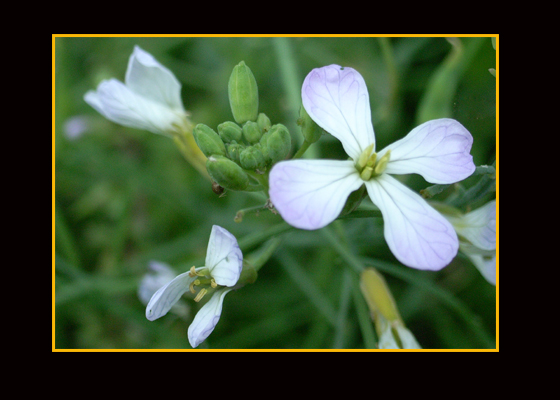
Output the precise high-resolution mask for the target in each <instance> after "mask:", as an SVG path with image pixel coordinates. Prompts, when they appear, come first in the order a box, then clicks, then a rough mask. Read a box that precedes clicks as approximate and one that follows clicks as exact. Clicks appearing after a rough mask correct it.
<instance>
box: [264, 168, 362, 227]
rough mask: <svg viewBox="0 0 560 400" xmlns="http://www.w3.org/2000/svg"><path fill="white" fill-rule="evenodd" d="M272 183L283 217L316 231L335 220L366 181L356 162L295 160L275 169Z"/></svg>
mask: <svg viewBox="0 0 560 400" xmlns="http://www.w3.org/2000/svg"><path fill="white" fill-rule="evenodd" d="M269 183H270V190H269V194H270V200H271V201H272V203H273V204H274V207H276V209H277V210H278V212H279V213H280V215H281V216H282V218H284V220H285V221H286V222H287V223H289V224H290V225H292V226H295V227H296V228H300V229H307V230H314V229H319V228H322V227H324V226H326V225H328V224H330V223H331V222H332V221H334V220H335V219H336V218H337V217H338V215H339V214H340V212H341V211H342V208H343V207H344V204H345V203H346V199H347V198H348V196H349V195H350V193H352V192H353V191H354V190H356V189H358V188H359V187H360V186H361V185H362V183H363V182H362V180H361V179H360V176H359V175H358V172H357V171H356V169H355V168H354V163H353V161H336V160H291V161H283V162H279V163H277V164H276V165H275V166H274V167H273V168H272V170H271V171H270V176H269Z"/></svg>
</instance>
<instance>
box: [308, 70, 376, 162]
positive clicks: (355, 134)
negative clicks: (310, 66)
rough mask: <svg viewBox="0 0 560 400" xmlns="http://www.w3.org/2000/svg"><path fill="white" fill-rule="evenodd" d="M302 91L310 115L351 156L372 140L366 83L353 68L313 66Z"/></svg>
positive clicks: (360, 151) (358, 154) (355, 154)
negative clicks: (338, 141)
mask: <svg viewBox="0 0 560 400" xmlns="http://www.w3.org/2000/svg"><path fill="white" fill-rule="evenodd" d="M301 95H302V101H303V106H304V107H305V110H306V111H307V113H308V114H309V116H310V117H311V118H312V119H313V120H314V121H315V122H316V123H317V125H319V126H320V127H321V128H323V129H324V130H325V131H327V132H329V133H330V134H331V135H333V136H334V137H336V138H337V139H338V140H340V142H341V143H342V145H343V147H344V150H345V151H346V153H347V154H348V155H349V156H350V157H351V158H353V159H354V160H356V159H357V158H358V157H359V156H360V154H361V153H362V151H364V150H365V148H366V147H367V146H369V145H370V144H372V143H374V142H375V135H374V132H373V125H372V122H371V109H370V104H369V95H368V91H367V86H366V83H365V81H364V78H362V76H361V75H360V73H359V72H358V71H356V70H355V69H353V68H349V67H344V68H343V67H341V66H339V65H335V64H333V65H329V66H326V67H323V68H316V69H314V70H312V71H311V72H310V73H309V74H308V75H307V77H306V78H305V80H304V82H303V86H302V88H301Z"/></svg>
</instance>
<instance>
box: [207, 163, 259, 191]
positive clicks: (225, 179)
mask: <svg viewBox="0 0 560 400" xmlns="http://www.w3.org/2000/svg"><path fill="white" fill-rule="evenodd" d="M206 169H207V170H208V173H209V174H210V176H211V177H212V179H213V180H214V181H216V182H217V183H218V184H219V185H220V186H221V187H224V188H226V189H229V190H245V189H246V188H247V186H249V177H248V176H247V174H246V173H245V171H243V169H241V167H240V166H239V165H237V164H236V163H234V162H233V161H231V160H230V159H229V158H226V157H222V156H211V157H208V160H206Z"/></svg>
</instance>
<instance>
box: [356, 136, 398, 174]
mask: <svg viewBox="0 0 560 400" xmlns="http://www.w3.org/2000/svg"><path fill="white" fill-rule="evenodd" d="M390 157H391V150H387V153H385V154H384V155H383V157H381V158H379V159H377V153H375V152H374V151H373V143H372V144H370V145H369V146H368V147H366V149H365V150H364V151H363V152H362V154H360V157H359V158H358V161H357V162H356V169H357V170H358V173H359V174H360V178H362V179H363V180H364V181H369V180H370V179H372V178H375V177H377V176H379V175H381V174H382V173H383V171H385V168H387V163H388V162H389V159H390Z"/></svg>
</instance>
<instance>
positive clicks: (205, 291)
mask: <svg viewBox="0 0 560 400" xmlns="http://www.w3.org/2000/svg"><path fill="white" fill-rule="evenodd" d="M206 293H208V290H206V289H204V288H202V289H200V292H198V294H197V295H196V297H195V298H194V301H196V302H197V303H198V302H199V301H200V300H201V299H202V298H203V297H204V295H205V294H206Z"/></svg>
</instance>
